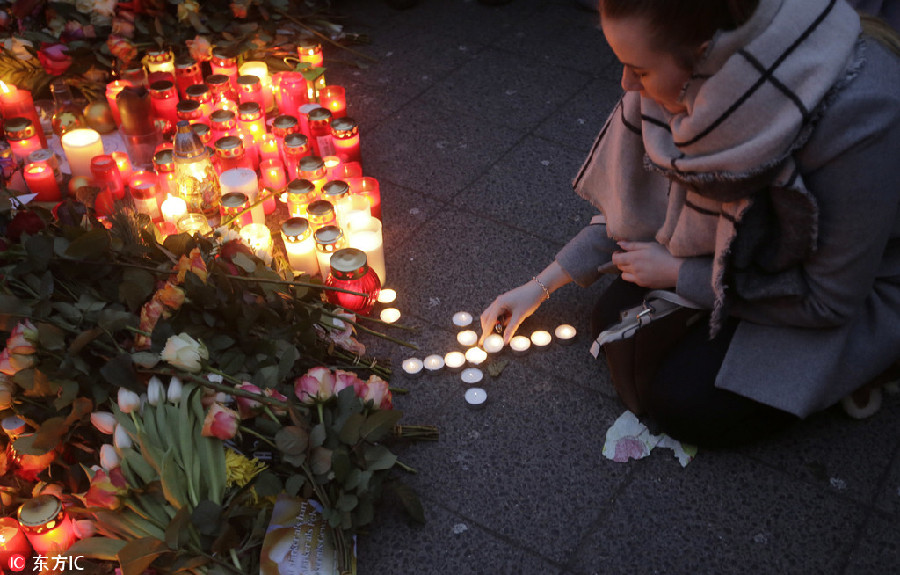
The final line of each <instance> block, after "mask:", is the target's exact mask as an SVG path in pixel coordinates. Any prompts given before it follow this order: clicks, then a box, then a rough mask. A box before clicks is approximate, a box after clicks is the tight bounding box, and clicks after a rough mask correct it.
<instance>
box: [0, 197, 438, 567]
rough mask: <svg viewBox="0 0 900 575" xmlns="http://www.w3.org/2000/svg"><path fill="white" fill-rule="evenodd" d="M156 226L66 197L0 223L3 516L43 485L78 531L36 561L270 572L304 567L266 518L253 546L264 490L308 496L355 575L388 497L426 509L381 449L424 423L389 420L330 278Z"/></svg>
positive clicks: (265, 505)
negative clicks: (358, 541)
mask: <svg viewBox="0 0 900 575" xmlns="http://www.w3.org/2000/svg"><path fill="white" fill-rule="evenodd" d="M4 228H5V229H4ZM151 230H152V228H150V226H149V225H148V224H147V223H145V222H143V221H142V220H140V219H139V218H136V217H134V216H132V215H129V214H127V213H118V214H116V215H114V216H113V217H112V218H111V225H110V227H109V229H107V227H105V226H103V225H100V224H99V223H98V222H97V221H96V220H92V219H90V218H89V217H88V216H87V215H86V214H85V211H84V210H83V207H81V206H79V205H78V204H77V202H71V201H67V202H66V203H64V204H62V205H60V206H58V207H57V209H56V210H55V215H51V213H50V212H46V211H44V210H41V209H39V208H34V209H25V210H19V211H18V212H17V213H16V214H15V216H14V217H12V218H9V217H8V216H7V217H4V218H2V219H0V232H3V231H5V235H4V237H3V239H2V242H3V244H2V245H0V249H2V251H0V274H2V281H0V329H3V330H5V331H8V332H9V334H10V335H9V338H8V339H7V345H6V348H5V349H4V350H3V351H2V353H0V373H2V379H0V410H2V411H0V419H2V422H3V429H4V431H5V432H6V436H7V437H8V440H7V443H8V445H7V446H6V451H5V452H4V454H3V455H0V463H2V465H0V501H2V508H0V511H2V515H5V516H8V515H12V514H13V513H14V511H15V510H16V509H17V508H18V507H19V505H20V503H22V502H23V501H27V500H29V499H30V498H31V497H33V496H36V495H39V494H44V495H46V494H50V495H53V496H54V497H57V498H59V499H60V500H61V501H62V503H63V507H64V509H65V512H66V513H67V514H68V515H69V516H70V518H71V519H72V526H73V527H72V530H73V532H74V536H73V537H74V538H77V539H78V541H76V542H75V543H74V544H73V545H71V546H70V547H66V546H65V545H61V544H59V545H57V547H51V548H50V551H49V552H47V553H44V554H45V555H48V554H51V553H50V552H52V553H53V554H57V555H68V556H70V557H75V556H83V557H90V558H93V559H95V560H99V561H116V562H118V565H119V567H120V568H121V570H122V572H123V573H125V574H126V575H130V574H141V573H143V572H145V570H147V569H152V570H154V571H155V572H158V573H170V572H171V573H174V572H193V573H256V572H259V571H260V568H261V564H263V563H265V564H266V565H269V567H268V569H270V570H269V571H267V572H271V573H277V572H279V571H277V570H271V569H277V565H278V564H279V563H280V562H281V563H283V562H285V561H289V562H291V564H294V565H295V564H297V562H298V561H300V562H301V563H302V562H303V561H309V560H310V558H309V557H305V556H302V554H301V555H300V556H298V554H297V549H296V546H293V547H292V546H291V545H290V544H285V543H284V542H281V543H280V544H279V543H278V541H277V533H276V532H277V529H272V530H270V531H271V532H272V533H273V534H274V535H272V537H271V538H270V541H269V546H268V547H267V551H266V553H265V557H264V558H262V559H261V550H262V548H263V541H264V539H265V538H266V532H267V526H268V525H269V521H270V518H271V517H272V510H273V506H274V505H275V503H276V501H281V502H285V501H287V502H289V503H282V505H281V508H280V509H282V510H283V509H285V508H286V507H284V506H285V505H289V504H290V505H293V504H301V503H302V504H303V505H306V506H308V507H311V508H313V509H315V510H316V513H318V520H319V521H320V522H321V526H322V529H321V531H322V532H323V538H324V539H326V540H327V543H328V545H329V547H328V549H331V550H333V564H334V566H335V571H339V572H353V571H355V557H354V551H353V549H354V543H353V542H354V537H355V536H356V535H357V534H358V533H360V532H361V530H362V529H363V528H364V527H365V526H367V525H368V524H370V523H371V521H372V519H373V517H374V511H375V503H376V502H377V501H378V499H379V497H380V495H381V494H382V493H383V492H384V490H386V489H390V490H392V491H393V492H394V493H395V494H396V495H397V496H398V499H399V501H401V502H402V503H403V505H404V507H405V508H406V509H407V510H408V511H409V512H410V514H411V515H412V517H414V518H416V519H418V520H422V519H423V514H422V508H421V505H420V504H419V501H418V499H417V497H416V496H415V494H414V493H413V492H412V490H411V489H409V488H408V487H407V486H405V485H404V484H403V483H402V482H400V481H399V480H398V478H397V476H396V473H392V472H393V471H394V470H397V469H400V470H406V471H410V469H409V468H408V467H406V466H405V465H403V464H402V463H401V462H399V461H398V459H397V457H396V455H394V454H393V453H392V452H391V451H390V449H389V448H388V446H387V444H388V443H390V441H391V440H396V439H398V438H406V439H436V438H437V432H436V430H435V429H434V428H430V427H415V426H403V427H402V428H401V427H400V426H398V423H399V421H400V419H401V417H402V413H401V412H400V411H397V410H394V409H393V398H392V392H391V389H390V388H389V386H388V383H387V381H386V379H385V378H386V377H388V376H389V373H390V371H389V369H388V367H387V366H385V365H383V364H382V363H380V362H378V361H375V360H373V359H371V358H365V357H364V356H362V354H364V347H363V346H362V344H361V343H360V342H359V341H358V340H357V339H356V338H355V337H354V335H353V331H352V330H353V328H354V327H361V326H359V321H358V320H357V319H355V318H354V316H352V315H350V314H347V313H346V312H345V311H344V310H341V309H338V308H336V307H335V306H333V305H331V304H328V303H327V301H326V300H325V299H324V298H323V290H325V289H327V288H326V287H325V286H322V285H321V284H320V283H319V282H315V281H312V280H309V281H294V279H293V276H292V275H291V274H288V273H287V272H285V271H276V270H278V269H281V268H280V266H279V264H278V262H279V261H280V259H279V258H276V260H275V262H276V263H275V264H273V265H274V266H275V267H274V268H273V267H270V266H267V265H265V264H264V263H263V262H262V260H260V259H259V258H257V257H256V256H255V255H254V254H253V253H252V252H251V251H250V250H249V249H247V248H246V247H244V246H242V245H240V244H238V243H237V241H236V240H231V241H225V240H226V239H227V238H228V237H229V235H228V234H221V236H220V237H217V238H208V237H202V236H189V235H187V234H180V235H176V236H169V237H167V238H166V239H165V240H164V241H163V242H162V243H159V242H158V241H157V240H156V238H155V236H154V235H153V233H152V231H151ZM301 279H308V278H301ZM361 366H365V367H361ZM15 422H19V423H15ZM287 508H290V507H287ZM279 517H280V516H279ZM282 519H283V517H280V519H279V520H282ZM35 550H37V546H35ZM273 565H275V566H276V567H273ZM281 572H285V571H281ZM301 572H305V571H301ZM310 572H311V571H310Z"/></svg>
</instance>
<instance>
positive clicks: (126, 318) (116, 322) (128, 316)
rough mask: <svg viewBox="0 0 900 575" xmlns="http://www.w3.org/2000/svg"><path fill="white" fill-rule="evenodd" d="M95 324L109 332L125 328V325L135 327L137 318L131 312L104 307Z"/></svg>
mask: <svg viewBox="0 0 900 575" xmlns="http://www.w3.org/2000/svg"><path fill="white" fill-rule="evenodd" d="M97 325H99V326H100V327H102V328H103V329H105V330H106V331H108V332H110V333H114V332H117V331H119V330H120V329H125V327H127V326H129V325H130V326H131V327H137V326H138V318H137V317H136V316H135V315H134V314H133V313H131V312H127V311H119V310H114V309H104V310H103V311H101V312H100V316H99V317H98V318H97Z"/></svg>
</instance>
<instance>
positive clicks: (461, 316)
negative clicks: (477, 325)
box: [453, 311, 472, 345]
mask: <svg viewBox="0 0 900 575" xmlns="http://www.w3.org/2000/svg"><path fill="white" fill-rule="evenodd" d="M471 323H472V314H470V313H469V312H467V311H458V312H456V313H455V314H453V325H458V326H459V327H466V326H467V325H470V324H471ZM463 345H465V344H463Z"/></svg>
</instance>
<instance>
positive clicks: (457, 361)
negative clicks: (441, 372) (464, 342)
mask: <svg viewBox="0 0 900 575" xmlns="http://www.w3.org/2000/svg"><path fill="white" fill-rule="evenodd" d="M465 363H466V356H465V355H463V353H462V352H459V351H451V352H450V353H447V354H446V355H444V365H446V366H447V369H451V370H457V369H459V368H461V367H462V366H463V365H465Z"/></svg>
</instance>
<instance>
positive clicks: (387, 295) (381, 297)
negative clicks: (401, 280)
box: [378, 288, 397, 303]
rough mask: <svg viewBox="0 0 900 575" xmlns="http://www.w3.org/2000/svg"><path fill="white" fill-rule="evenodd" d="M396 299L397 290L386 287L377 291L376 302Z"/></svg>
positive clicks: (391, 301)
mask: <svg viewBox="0 0 900 575" xmlns="http://www.w3.org/2000/svg"><path fill="white" fill-rule="evenodd" d="M396 299H397V292H396V291H394V290H392V289H390V288H387V289H383V290H381V291H380V292H378V302H379V303H394V300H396Z"/></svg>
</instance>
